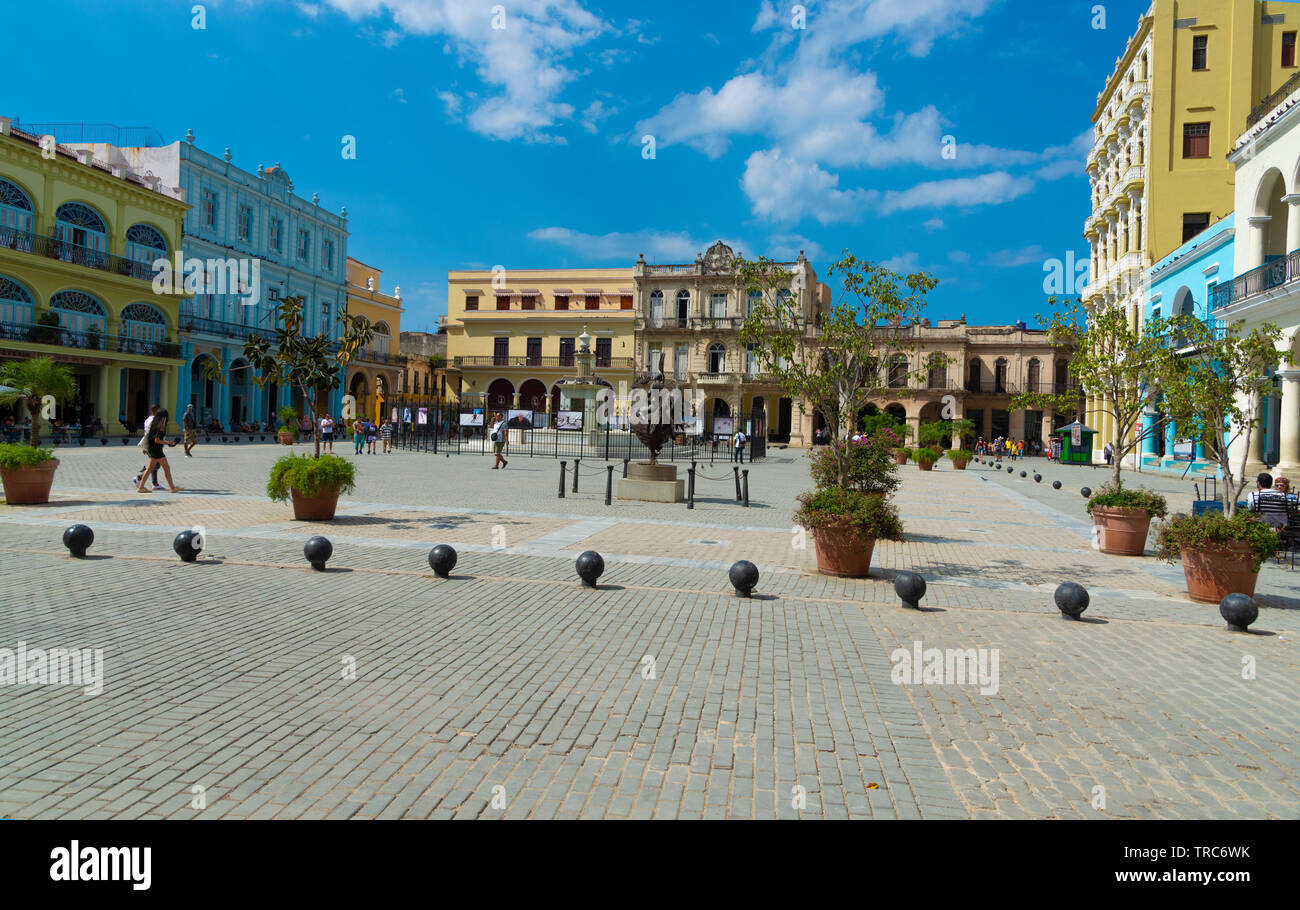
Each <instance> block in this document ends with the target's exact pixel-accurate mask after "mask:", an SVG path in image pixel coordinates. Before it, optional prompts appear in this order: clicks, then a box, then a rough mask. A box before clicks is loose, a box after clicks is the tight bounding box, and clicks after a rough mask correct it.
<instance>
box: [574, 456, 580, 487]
mask: <svg viewBox="0 0 1300 910" xmlns="http://www.w3.org/2000/svg"><path fill="white" fill-rule="evenodd" d="M581 461H582V459H581V458H575V459H573V492H575V493H576V492H578V464H579V463H580V462H581Z"/></svg>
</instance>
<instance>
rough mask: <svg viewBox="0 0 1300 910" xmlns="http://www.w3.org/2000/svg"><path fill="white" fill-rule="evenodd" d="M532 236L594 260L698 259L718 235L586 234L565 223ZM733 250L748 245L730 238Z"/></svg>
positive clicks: (530, 236) (532, 233) (653, 260)
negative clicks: (700, 238)
mask: <svg viewBox="0 0 1300 910" xmlns="http://www.w3.org/2000/svg"><path fill="white" fill-rule="evenodd" d="M528 237H529V239H531V240H538V241H541V242H543V243H553V244H556V245H557V246H563V247H567V248H568V249H570V250H573V251H574V252H576V253H581V254H582V255H583V257H584V258H586V259H588V260H590V261H592V262H609V261H614V262H623V263H631V262H635V261H636V258H637V256H639V255H641V254H645V258H646V261H648V262H694V261H695V256H696V254H697V253H701V252H703V251H704V250H705V249H707V248H708V247H709V246H710V245H712V243H713V241H714V239H716V238H713V239H709V240H699V239H694V238H692V237H691V236H690V235H689V234H687V233H686V232H685V231H653V230H643V231H626V232H625V231H613V232H611V233H608V234H586V233H583V232H581V231H575V230H573V229H572V228H565V227H544V228H537V229H536V230H534V231H529V232H528ZM724 242H725V243H727V244H728V245H729V246H730V247H731V248H732V249H733V250H743V249H745V245H744V244H743V243H742V244H738V243H737V242H735V241H734V240H726V239H724Z"/></svg>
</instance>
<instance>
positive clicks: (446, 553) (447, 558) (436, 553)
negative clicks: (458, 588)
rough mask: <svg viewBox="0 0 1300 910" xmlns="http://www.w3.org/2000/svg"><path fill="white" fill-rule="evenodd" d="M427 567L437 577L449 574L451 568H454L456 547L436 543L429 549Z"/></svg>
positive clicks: (445, 576) (444, 576)
mask: <svg viewBox="0 0 1300 910" xmlns="http://www.w3.org/2000/svg"><path fill="white" fill-rule="evenodd" d="M429 568H430V569H433V572H434V574H435V575H437V576H438V577H439V578H447V577H448V576H450V574H451V570H452V569H454V568H456V549H455V548H454V547H451V546H448V545H447V544H445V543H440V544H438V545H437V546H436V547H434V548H433V549H432V550H430V551H429Z"/></svg>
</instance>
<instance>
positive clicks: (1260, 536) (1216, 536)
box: [1156, 511, 1280, 572]
mask: <svg viewBox="0 0 1300 910" xmlns="http://www.w3.org/2000/svg"><path fill="white" fill-rule="evenodd" d="M1279 541H1280V538H1279V536H1278V533H1277V532H1276V531H1274V530H1273V529H1272V528H1270V527H1269V526H1268V525H1266V524H1264V522H1262V521H1259V520H1258V519H1256V518H1255V517H1254V516H1252V515H1251V514H1250V513H1249V512H1246V511H1241V512H1238V513H1237V514H1236V515H1234V516H1232V517H1231V518H1224V517H1223V513H1221V512H1206V513H1204V514H1202V515H1193V516H1186V515H1184V516H1179V517H1176V518H1172V519H1170V520H1169V521H1167V522H1164V523H1163V524H1161V525H1159V526H1158V528H1157V529H1156V556H1158V557H1160V558H1161V559H1163V560H1165V561H1166V562H1173V561H1175V560H1177V559H1179V558H1180V557H1181V556H1182V554H1183V551H1185V550H1186V551H1195V550H1224V549H1227V548H1228V546H1229V544H1233V543H1239V542H1241V543H1246V544H1249V546H1250V552H1251V554H1252V555H1253V556H1254V557H1255V567H1254V571H1256V572H1258V571H1259V567H1260V566H1262V565H1263V564H1264V561H1265V560H1266V559H1268V558H1269V557H1270V556H1272V555H1273V554H1274V553H1275V552H1277V547H1278V543H1279Z"/></svg>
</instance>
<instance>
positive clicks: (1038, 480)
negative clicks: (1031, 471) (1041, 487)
mask: <svg viewBox="0 0 1300 910" xmlns="http://www.w3.org/2000/svg"><path fill="white" fill-rule="evenodd" d="M1042 482H1043V475H1042V474H1035V475H1034V483H1042Z"/></svg>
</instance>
